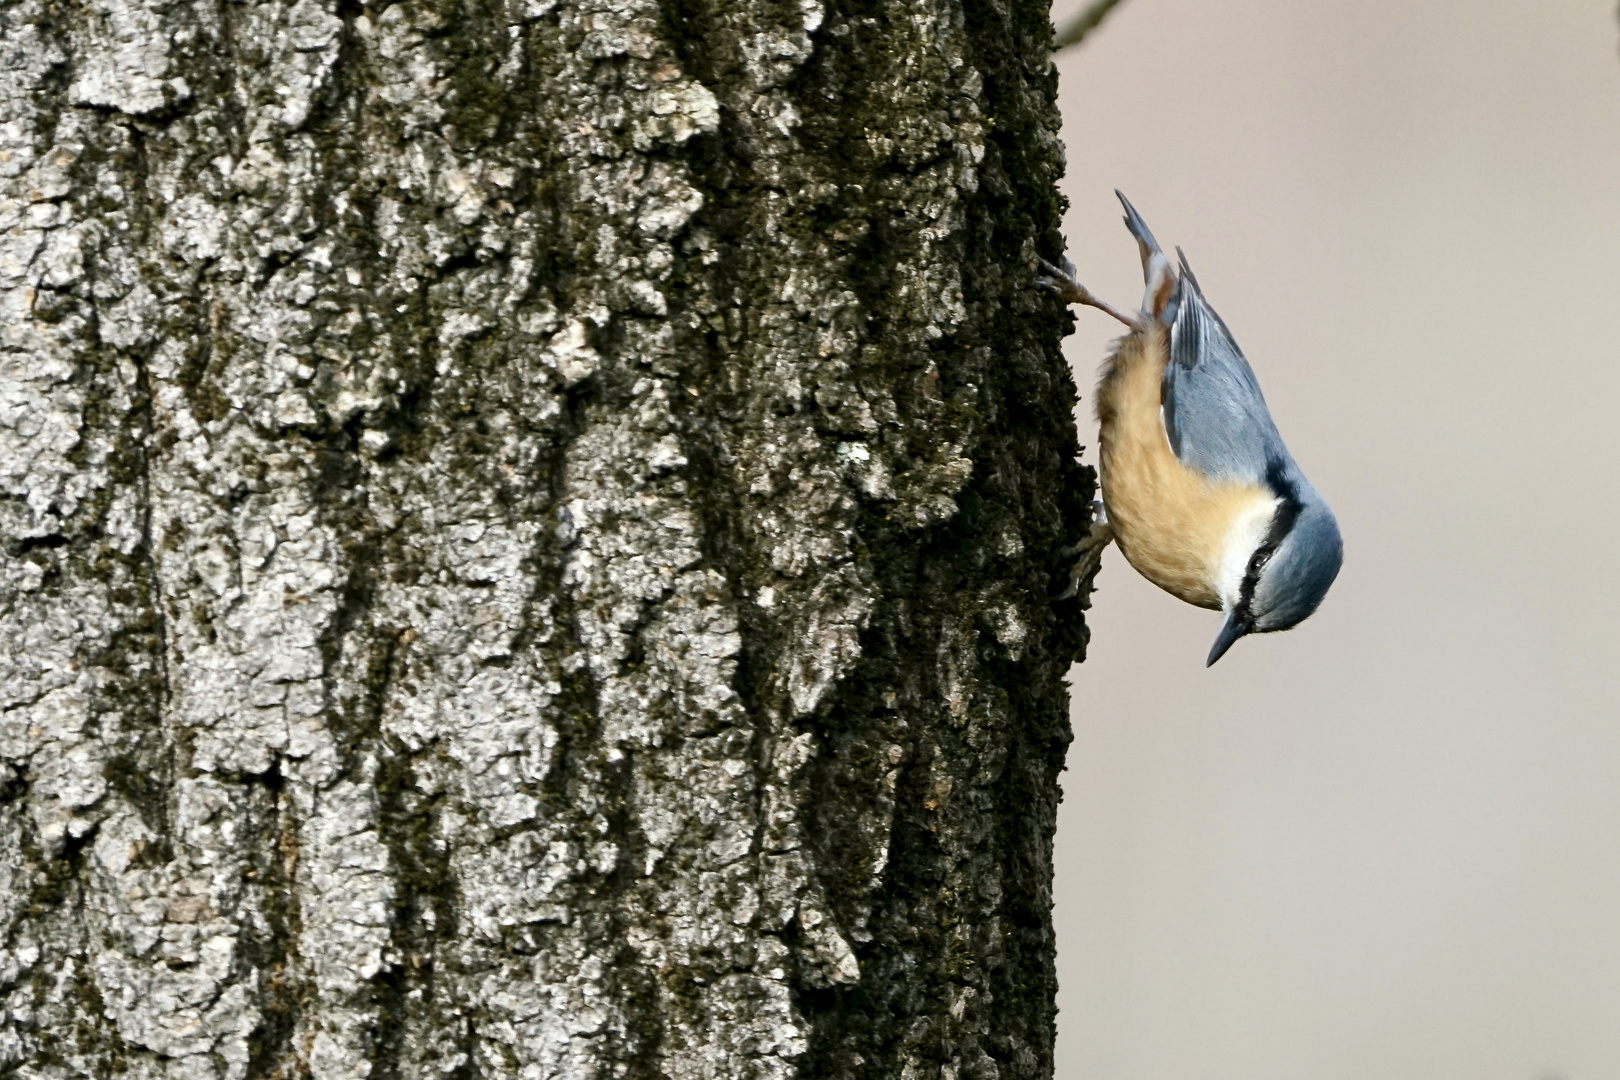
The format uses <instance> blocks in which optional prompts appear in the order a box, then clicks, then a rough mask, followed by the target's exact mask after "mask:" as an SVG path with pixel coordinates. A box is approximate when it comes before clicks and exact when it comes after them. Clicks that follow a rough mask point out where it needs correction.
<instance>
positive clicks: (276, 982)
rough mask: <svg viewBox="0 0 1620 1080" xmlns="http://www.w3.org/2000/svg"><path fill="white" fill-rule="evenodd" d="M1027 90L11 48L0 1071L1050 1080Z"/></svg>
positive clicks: (992, 51)
mask: <svg viewBox="0 0 1620 1080" xmlns="http://www.w3.org/2000/svg"><path fill="white" fill-rule="evenodd" d="M1049 43H1050V24H1049V23H1048V21H1047V13H1046V11H1045V9H1044V7H1042V6H1041V5H1038V4H1035V3H1030V2H1025V0H965V2H962V0H919V2H914V3H907V4H897V3H896V4H879V3H871V2H867V0H825V2H823V0H796V2H794V3H777V2H766V0H757V2H756V0H744V2H722V0H663V2H662V3H660V2H656V0H573V2H569V0H506V2H493V0H491V2H480V0H407V2H402V3H394V4H388V5H381V4H379V5H374V6H365V5H360V4H352V3H339V2H336V0H329V2H321V0H297V2H294V3H287V2H284V0H281V2H275V0H273V2H267V3H255V4H249V3H238V2H225V0H221V2H215V3H207V2H190V0H94V2H92V3H89V4H85V5H81V6H78V7H67V6H63V5H60V4H57V3H54V2H52V0H8V2H6V3H3V4H0V305H3V306H4V310H3V314H0V535H3V541H4V542H3V550H0V635H3V637H4V641H5V642H6V644H7V648H6V650H5V656H4V658H0V1006H3V1009H4V1012H3V1015H0V1074H4V1075H17V1076H28V1077H68V1076H84V1075H91V1076H112V1075H114V1074H118V1075H123V1076H129V1077H158V1076H163V1077H199V1078H201V1077H246V1076H264V1077H269V1076H285V1077H291V1076H306V1075H307V1076H311V1077H319V1078H328V1077H330V1078H337V1077H363V1076H376V1077H389V1076H400V1077H406V1076H409V1077H429V1076H432V1077H470V1076H514V1077H551V1076H578V1077H593V1076H594V1077H655V1076H668V1077H674V1078H686V1077H691V1078H697V1077H721V1076H724V1077H789V1076H828V1077H836V1076H849V1077H856V1076H861V1077H865V1076H872V1077H878V1076H881V1077H907V1078H922V1077H930V1078H932V1077H935V1076H939V1077H951V1078H966V1077H992V1076H993V1077H1008V1078H1010V1077H1026V1076H1027V1077H1036V1076H1047V1075H1050V1073H1051V1044H1052V1025H1053V1015H1054V1014H1053V1000H1052V998H1053V990H1054V983H1053V973H1052V937H1051V922H1050V903H1051V900H1050V882H1051V833H1052V827H1053V823H1054V819H1055V804H1056V798H1057V792H1056V773H1057V771H1058V769H1060V768H1061V764H1062V755H1063V751H1064V747H1065V746H1066V743H1067V739H1068V728H1067V720H1066V713H1067V695H1066V691H1065V687H1064V685H1063V682H1062V677H1063V673H1064V671H1065V669H1066V667H1067V665H1068V663H1069V662H1070V661H1071V660H1072V659H1073V658H1074V657H1075V656H1076V655H1078V654H1079V653H1081V652H1083V649H1084V643H1085V633H1086V632H1085V627H1084V624H1083V621H1082V617H1081V612H1080V610H1079V605H1078V603H1076V602H1074V601H1062V602H1056V603H1054V602H1053V601H1051V600H1050V599H1049V597H1050V596H1052V595H1054V594H1055V593H1058V592H1059V591H1061V587H1062V582H1063V581H1064V580H1065V575H1066V572H1067V567H1066V566H1064V565H1063V559H1064V556H1063V550H1064V546H1065V544H1067V543H1070V542H1072V541H1073V540H1074V539H1075V538H1077V537H1078V536H1079V535H1081V534H1082V533H1083V531H1084V527H1085V507H1086V506H1087V504H1088V503H1089V500H1090V496H1091V486H1092V485H1091V475H1090V472H1089V470H1087V469H1085V468H1084V467H1082V466H1081V465H1079V464H1078V463H1077V461H1076V452H1077V448H1076V446H1075V444H1074V434H1073V427H1072V423H1071V413H1072V409H1073V407H1074V405H1075V392H1074V387H1073V385H1072V382H1071V380H1070V378H1069V375H1068V373H1067V369H1066V367H1065V366H1064V364H1063V362H1062V358H1061V356H1060V354H1059V352H1058V349H1057V341H1058V338H1059V336H1060V335H1061V333H1062V332H1063V328H1064V325H1065V322H1064V320H1065V318H1066V316H1064V315H1063V314H1062V313H1061V312H1060V311H1059V310H1057V307H1056V305H1055V302H1053V301H1050V300H1048V299H1046V298H1044V297H1042V296H1040V295H1038V294H1037V293H1036V292H1035V291H1034V290H1033V289H1032V288H1031V287H1030V285H1031V268H1032V266H1033V264H1034V260H1035V255H1036V251H1037V249H1038V248H1039V249H1040V250H1041V251H1042V252H1044V253H1046V254H1047V255H1048V256H1052V255H1055V253H1056V248H1057V246H1058V240H1057V236H1056V233H1055V231H1054V230H1055V226H1056V223H1057V220H1058V212H1059V206H1058V196H1057V195H1056V193H1055V187H1054V183H1055V180H1056V178H1057V176H1058V173H1059V171H1060V169H1061V151H1060V148H1059V144H1058V142H1057V138H1056V135H1055V127H1056V123H1057V117H1056V113H1055V109H1054V106H1053V91H1054V79H1055V74H1054V72H1053V69H1052V66H1051V63H1050V60H1049V58H1048V51H1047V50H1048V46H1049Z"/></svg>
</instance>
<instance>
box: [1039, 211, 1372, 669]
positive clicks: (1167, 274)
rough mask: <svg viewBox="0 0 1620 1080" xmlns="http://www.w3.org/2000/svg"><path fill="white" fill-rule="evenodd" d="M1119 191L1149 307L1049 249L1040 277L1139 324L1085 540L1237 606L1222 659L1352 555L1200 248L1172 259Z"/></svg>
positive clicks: (1196, 595)
mask: <svg viewBox="0 0 1620 1080" xmlns="http://www.w3.org/2000/svg"><path fill="white" fill-rule="evenodd" d="M1114 194H1115V195H1118V196H1119V201H1120V203H1121V204H1122V205H1123V206H1124V207H1125V226H1126V228H1127V229H1129V230H1130V232H1131V235H1132V236H1133V237H1135V238H1136V243H1137V246H1138V248H1139V249H1140V251H1141V256H1142V277H1143V281H1144V284H1145V288H1144V291H1143V296H1142V307H1141V311H1140V312H1139V313H1138V314H1136V315H1135V316H1131V315H1128V314H1126V313H1124V312H1121V311H1119V310H1118V309H1117V308H1115V307H1113V306H1112V305H1110V304H1107V303H1105V302H1104V301H1102V300H1100V299H1098V298H1097V297H1095V296H1093V295H1092V293H1091V291H1090V290H1089V289H1087V288H1086V287H1085V286H1084V285H1081V284H1080V283H1079V282H1078V281H1076V280H1075V276H1074V275H1075V271H1074V266H1073V264H1071V263H1069V262H1068V260H1066V259H1065V260H1064V264H1063V266H1062V267H1058V266H1055V265H1053V264H1052V263H1049V262H1047V261H1046V260H1044V259H1043V260H1041V268H1042V270H1043V274H1042V275H1041V276H1040V277H1039V278H1038V282H1039V284H1040V285H1042V286H1044V287H1045V288H1047V289H1049V290H1051V291H1052V292H1054V293H1056V294H1057V295H1058V296H1059V297H1061V298H1062V299H1063V300H1065V301H1067V302H1068V303H1072V304H1083V305H1086V306H1089V307H1094V308H1097V309H1098V310H1100V311H1103V312H1106V313H1107V314H1109V315H1111V316H1113V317H1114V318H1116V319H1118V320H1119V321H1120V322H1122V323H1124V324H1125V326H1126V327H1127V328H1128V329H1129V333H1127V334H1126V335H1125V336H1124V337H1122V338H1120V339H1119V340H1118V341H1117V342H1116V343H1115V347H1114V350H1113V353H1112V354H1111V355H1110V356H1109V357H1108V359H1107V360H1106V361H1105V362H1104V364H1103V369H1102V378H1101V380H1100V381H1099V383H1098V386H1097V396H1096V405H1097V420H1098V424H1099V427H1100V435H1099V439H1098V443H1099V446H1098V464H1099V469H1100V486H1101V488H1102V506H1101V508H1100V509H1101V511H1102V513H1101V514H1100V515H1099V522H1100V523H1101V524H1102V525H1103V527H1102V528H1099V527H1097V526H1096V525H1094V526H1093V529H1092V532H1091V534H1090V537H1089V538H1088V540H1086V541H1082V547H1083V548H1085V549H1087V550H1086V552H1085V555H1084V556H1083V558H1082V562H1083V563H1086V562H1089V565H1090V566H1091V567H1095V565H1096V560H1097V559H1098V558H1100V555H1101V547H1102V546H1104V545H1106V544H1107V543H1108V541H1109V540H1110V539H1111V540H1113V541H1114V542H1115V543H1117V544H1118V545H1119V549H1120V551H1121V552H1122V553H1123V554H1124V556H1125V558H1126V560H1127V561H1128V562H1129V563H1130V564H1131V566H1132V567H1134V568H1135V569H1136V571H1137V572H1138V573H1140V574H1141V575H1142V576H1143V577H1145V578H1147V579H1148V580H1149V581H1151V582H1153V584H1155V585H1157V586H1159V588H1161V589H1164V590H1165V591H1166V592H1168V593H1170V594H1171V595H1172V596H1175V597H1177V598H1179V599H1181V600H1184V601H1186V602H1187V603H1189V604H1195V605H1197V606H1198V607H1202V608H1209V609H1211V610H1216V611H1221V612H1224V613H1225V616H1226V618H1225V621H1224V622H1223V623H1222V624H1221V629H1220V632H1219V633H1218V634H1217V635H1216V638H1215V644H1214V646H1213V647H1211V649H1210V651H1209V658H1208V660H1207V661H1206V662H1205V666H1206V667H1208V666H1212V665H1213V664H1214V663H1215V662H1216V661H1217V660H1219V659H1220V658H1221V657H1222V656H1224V655H1225V654H1226V651H1227V650H1228V649H1230V648H1231V647H1232V646H1233V644H1235V643H1236V642H1237V641H1238V640H1239V639H1240V638H1243V637H1245V636H1246V635H1249V634H1257V633H1270V632H1272V631H1277V630H1288V629H1291V628H1292V627H1294V626H1296V625H1298V624H1299V623H1300V622H1302V621H1304V620H1305V619H1306V618H1308V617H1309V616H1310V615H1311V614H1312V613H1314V612H1315V611H1316V609H1317V607H1318V605H1320V604H1321V603H1322V599H1323V597H1325V596H1326V595H1327V591H1328V588H1329V587H1330V586H1331V585H1332V584H1333V580H1334V578H1336V577H1337V576H1338V573H1339V567H1340V566H1341V565H1342V564H1343V562H1344V541H1343V538H1342V537H1341V536H1340V533H1339V524H1338V521H1337V519H1336V518H1335V517H1334V516H1333V511H1332V510H1331V509H1329V508H1328V504H1327V503H1326V501H1324V500H1323V498H1322V496H1321V495H1320V494H1318V493H1317V490H1316V488H1314V487H1312V486H1311V483H1310V481H1309V480H1307V479H1305V474H1304V473H1303V472H1302V471H1301V470H1300V467H1299V465H1298V464H1297V463H1296V462H1295V461H1294V456H1293V455H1292V454H1290V453H1289V452H1288V447H1287V446H1286V445H1285V444H1284V443H1283V440H1282V435H1281V434H1279V433H1278V431H1277V425H1276V422H1275V421H1273V420H1272V418H1271V410H1270V409H1268V408H1267V407H1266V399H1265V397H1264V395H1262V394H1261V392H1260V383H1259V381H1258V380H1257V379H1256V378H1255V375H1254V370H1253V369H1252V368H1251V367H1250V366H1249V362H1248V360H1247V359H1245V358H1244V355H1243V350H1241V349H1240V348H1238V344H1237V341H1236V340H1235V339H1234V338H1233V337H1232V332H1231V331H1230V330H1228V329H1227V326H1226V323H1225V321H1224V320H1222V318H1221V317H1220V316H1219V315H1218V314H1216V312H1215V309H1214V308H1213V307H1211V306H1210V304H1209V301H1208V300H1206V299H1205V298H1204V293H1203V290H1202V289H1201V288H1200V287H1199V285H1198V279H1197V278H1196V277H1195V276H1193V272H1192V268H1191V267H1190V266H1188V264H1187V256H1186V255H1185V254H1184V253H1183V252H1182V251H1181V249H1180V248H1177V249H1176V255H1177V258H1178V264H1177V265H1174V266H1172V265H1171V263H1170V260H1169V259H1168V258H1167V257H1166V256H1165V254H1164V252H1163V251H1162V250H1161V249H1160V248H1159V243H1158V241H1157V240H1155V239H1154V238H1153V233H1152V232H1150V231H1149V230H1148V227H1147V223H1146V222H1144V221H1143V220H1142V216H1141V215H1140V214H1138V213H1137V212H1136V208H1135V207H1133V206H1132V205H1131V202H1130V200H1129V199H1127V198H1126V197H1125V196H1124V195H1123V194H1121V193H1120V192H1118V191H1116V192H1114Z"/></svg>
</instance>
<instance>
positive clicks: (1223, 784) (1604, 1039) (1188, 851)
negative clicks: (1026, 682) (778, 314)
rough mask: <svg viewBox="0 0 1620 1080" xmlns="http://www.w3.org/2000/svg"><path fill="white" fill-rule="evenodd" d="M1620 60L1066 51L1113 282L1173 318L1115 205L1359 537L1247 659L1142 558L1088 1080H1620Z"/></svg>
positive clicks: (1239, 11)
mask: <svg viewBox="0 0 1620 1080" xmlns="http://www.w3.org/2000/svg"><path fill="white" fill-rule="evenodd" d="M1082 6H1083V5H1082V4H1080V3H1076V2H1073V0H1068V2H1064V0H1059V3H1058V4H1057V6H1056V9H1055V10H1054V12H1053V16H1054V21H1055V22H1057V23H1058V24H1059V25H1062V24H1063V23H1064V21H1065V20H1066V19H1067V17H1068V16H1070V15H1071V14H1073V13H1074V12H1076V11H1078V10H1079V9H1080V8H1081V7H1082ZM1617 48H1620V24H1617V22H1616V17H1615V10H1614V2H1613V0H1556V2H1555V0H1312V2H1309V3H1302V2H1300V0H1223V2H1220V3H1211V2H1209V0H1125V2H1124V3H1123V4H1122V5H1121V6H1120V7H1119V8H1118V9H1116V10H1115V12H1114V13H1113V14H1112V15H1111V16H1110V17H1109V19H1108V20H1107V21H1106V22H1105V23H1104V24H1103V25H1102V27H1101V28H1100V29H1098V30H1096V31H1094V32H1093V34H1092V35H1091V36H1090V37H1088V38H1087V39H1086V41H1085V42H1084V43H1083V44H1081V45H1080V46H1079V47H1078V48H1076V49H1071V50H1068V51H1066V52H1064V53H1060V54H1059V56H1058V58H1057V62H1058V65H1059V68H1060V70H1061V94H1062V107H1063V115H1064V136H1065V139H1066V141H1067V144H1068V161H1069V165H1068V177H1067V179H1066V180H1065V182H1064V190H1065V192H1066V193H1067V195H1068V197H1069V200H1070V203H1071V207H1072V209H1071V211H1070V213H1069V216H1068V219H1067V221H1066V230H1065V231H1066V233H1067V237H1068V245H1069V256H1070V258H1071V259H1073V261H1074V262H1075V264H1076V265H1077V267H1078V268H1079V277H1080V280H1082V281H1084V282H1085V283H1086V284H1087V285H1089V286H1090V287H1092V288H1093V289H1094V290H1095V291H1096V292H1097V293H1098V294H1099V295H1101V296H1103V297H1105V298H1107V299H1109V300H1112V301H1113V302H1115V303H1116V304H1120V305H1122V306H1125V307H1130V308H1134V307H1135V306H1136V304H1137V302H1138V300H1139V298H1140V295H1141V276H1140V271H1139V267H1138V263H1137V256H1136V249H1135V246H1134V244H1133V243H1132V242H1131V240H1130V238H1129V237H1128V236H1127V234H1126V232H1125V230H1124V227H1123V226H1122V225H1121V224H1120V213H1119V207H1118V205H1117V204H1116V202H1115V201H1114V196H1113V189H1114V188H1115V187H1119V188H1121V189H1122V190H1124V191H1125V192H1126V193H1127V194H1128V195H1130V197H1131V200H1132V201H1133V202H1134V203H1135V204H1136V205H1137V207H1138V208H1139V209H1140V210H1141V211H1142V213H1143V215H1144V216H1145V217H1146V219H1147V221H1148V223H1149V224H1150V225H1151V227H1152V228H1153V230H1154V232H1155V233H1156V234H1157V235H1158V238H1159V239H1160V241H1161V242H1163V243H1164V244H1165V245H1166V247H1170V246H1172V245H1175V244H1180V245H1182V246H1183V247H1184V248H1185V249H1186V252H1187V255H1188V258H1189V259H1190V260H1191V262H1192V265H1193V267H1194V268H1195V269H1196V270H1197V271H1198V275H1199V280H1200V282H1201V283H1202V284H1203V286H1204V290H1205V293H1206V294H1207V295H1208V297H1209V298H1210V300H1211V302H1212V303H1213V304H1214V306H1215V307H1216V309H1217V310H1218V311H1219V312H1220V313H1221V314H1222V315H1223V316H1224V317H1225V320H1226V322H1227V323H1228V325H1230V326H1231V328H1232V331H1233V333H1234V334H1235V336H1236V337H1237V339H1238V341H1239V342H1240V343H1241V344H1242V346H1243V348H1244V351H1245V352H1246V353H1247V355H1248V357H1249V359H1250V361H1251V362H1252V363H1253V364H1254V367H1255V369H1256V371H1257V372H1258V374H1259V377H1260V381H1261V383H1262V385H1263V386H1264V387H1265V391H1266V396H1267V398H1268V400H1269V401H1270V403H1271V407H1272V411H1273V413H1274V414H1275V415H1276V418H1277V421H1278V424H1279V426H1280V427H1281V429H1282V432H1283V434H1284V436H1285V437H1286V438H1287V440H1288V443H1289V445H1290V447H1291V448H1292V449H1293V451H1294V454H1295V456H1296V457H1297V458H1298V459H1299V461H1300V463H1301V464H1302V466H1303V467H1304V469H1305V471H1306V473H1307V474H1308V475H1309V476H1310V477H1311V479H1312V481H1313V482H1314V483H1315V485H1316V486H1317V487H1318V488H1319V489H1320V490H1321V491H1322V493H1323V494H1324V495H1325V496H1326V497H1327V498H1328V500H1329V501H1330V502H1331V504H1332V505H1333V507H1334V508H1335V510H1336V512H1337V514H1338V516H1339V521H1340V524H1341V527H1342V528H1343V531H1344V535H1345V543H1346V548H1347V556H1346V562H1345V566H1344V571H1343V573H1342V574H1341V575H1340V577H1339V580H1338V583H1337V585H1336V586H1335V587H1334V590H1333V592H1332V593H1331V594H1330V595H1329V596H1328V599H1327V601H1326V603H1325V604H1324V605H1323V607H1322V609H1321V611H1320V612H1319V613H1318V614H1317V615H1316V616H1315V617H1314V618H1313V619H1311V620H1310V621H1309V622H1307V623H1305V624H1304V625H1303V626H1301V627H1300V628H1299V629H1298V630H1296V631H1294V632H1292V633H1288V634H1280V635H1272V636H1268V637H1257V638H1249V639H1247V640H1244V641H1241V642H1239V643H1238V644H1237V646H1236V647H1235V648H1233V650H1232V651H1231V652H1230V653H1229V654H1228V655H1227V657H1226V658H1225V659H1224V660H1222V661H1221V663H1220V664H1218V665H1217V666H1216V667H1214V668H1213V669H1210V670H1205V668H1204V656H1205V653H1206V652H1207V651H1208V649H1209V646H1210V643H1211V642H1212V641H1213V640H1214V637H1215V632H1216V629H1217V627H1218V625H1219V622H1220V616H1219V615H1217V614H1215V613H1211V612H1203V611H1199V610H1197V609H1194V608H1191V607H1187V606H1185V605H1183V604H1181V603H1179V602H1177V601H1176V600H1174V599H1172V598H1171V597H1170V596H1168V595H1166V594H1164V593H1161V592H1159V591H1158V590H1157V589H1155V588H1154V587H1153V586H1151V585H1149V584H1147V583H1146V582H1145V581H1143V580H1142V579H1141V578H1139V577H1137V576H1136V574H1135V573H1134V572H1133V571H1132V570H1130V568H1129V567H1128V566H1127V565H1126V564H1125V562H1124V560H1123V559H1122V558H1121V557H1120V556H1119V554H1118V552H1117V551H1112V550H1111V551H1110V552H1109V554H1108V556H1107V559H1106V561H1105V563H1104V566H1103V571H1102V574H1101V576H1100V577H1099V585H1100V591H1099V592H1098V594H1097V596H1096V598H1095V606H1094V610H1093V614H1092V626H1093V628H1094V630H1093V638H1092V645H1091V654H1090V659H1089V660H1088V661H1087V663H1085V664H1084V665H1081V666H1078V667H1076V668H1075V669H1074V671H1073V674H1072V681H1073V684H1074V687H1075V691H1076V700H1077V702H1078V703H1079V704H1078V705H1077V707H1076V709H1075V713H1074V730H1075V741H1074V744H1073V746H1072V748H1071V749H1070V751H1069V759H1068V760H1069V769H1068V772H1067V774H1066V775H1065V776H1064V779H1063V786H1064V792H1065V801H1064V805H1063V812H1062V817H1061V819H1060V823H1059V828H1058V838H1057V844H1058V880H1057V898H1056V902H1057V912H1056V914H1057V920H1058V934H1059V937H1058V943H1059V973H1060V977H1061V980H1062V990H1061V993H1060V997H1059V1005H1060V1007H1061V1010H1062V1012H1061V1014H1060V1016H1059V1018H1058V1032H1059V1036H1058V1059H1057V1060H1058V1068H1057V1075H1058V1077H1059V1080H1382V1078H1389V1080H1420V1078H1421V1080H1465V1078H1466V1080H1497V1078H1500V1080H1597V1078H1606V1080H1612V1078H1615V1077H1620V655H1617V654H1620V604H1617V600H1620V52H1617ZM1078 320H1079V328H1078V332H1077V333H1076V334H1075V335H1074V336H1073V337H1072V338H1070V339H1069V340H1068V342H1067V345H1068V349H1069V357H1070V360H1071V362H1072V363H1073V365H1074V367H1075V371H1076V375H1077V378H1078V380H1079V382H1080V385H1081V387H1082V394H1083V401H1082V405H1081V415H1080V416H1079V418H1078V419H1079V423H1080V426H1081V432H1082V441H1083V442H1085V443H1087V445H1088V446H1094V445H1095V429H1096V424H1095V420H1094V419H1093V418H1092V416H1091V407H1092V401H1091V387H1092V386H1093V385H1094V383H1095V380H1096V371H1097V366H1098V364H1099V362H1100V361H1101V360H1102V358H1103V356H1104V355H1105V353H1106V352H1107V349H1108V343H1109V341H1110V340H1111V339H1112V338H1113V337H1114V336H1115V333H1116V331H1117V330H1118V327H1117V325H1116V324H1114V323H1113V322H1112V321H1111V320H1110V319H1108V318H1107V317H1106V316H1104V315H1102V314H1100V313H1098V312H1095V311H1089V310H1084V311H1080V312H1079V313H1078ZM1087 456H1088V459H1091V453H1090V451H1089V450H1088V455H1087Z"/></svg>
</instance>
